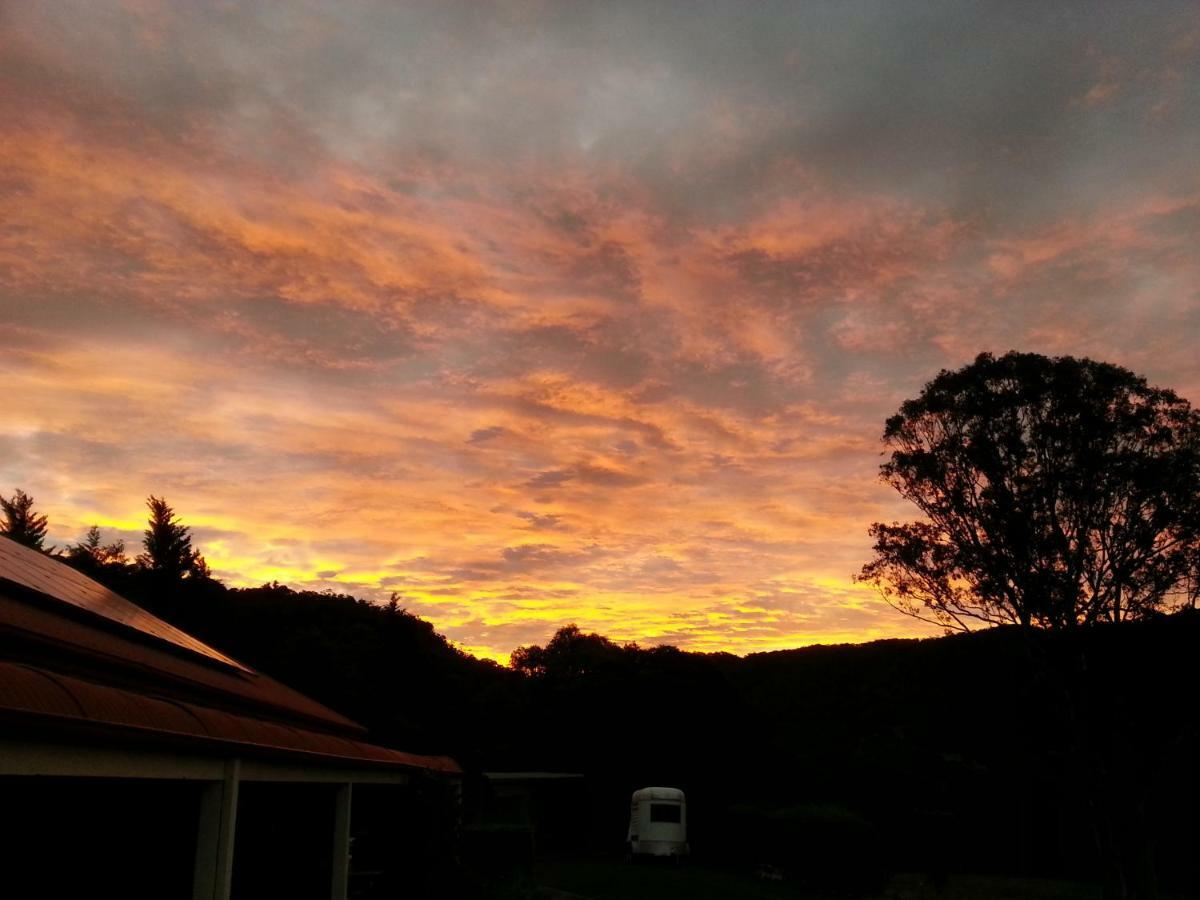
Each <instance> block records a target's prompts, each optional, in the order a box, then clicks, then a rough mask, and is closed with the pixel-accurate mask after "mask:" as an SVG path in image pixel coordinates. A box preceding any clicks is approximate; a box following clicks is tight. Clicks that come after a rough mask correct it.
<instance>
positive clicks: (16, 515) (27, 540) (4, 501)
mask: <svg viewBox="0 0 1200 900" xmlns="http://www.w3.org/2000/svg"><path fill="white" fill-rule="evenodd" d="M0 511H2V512H3V513H4V518H3V519H2V520H0V534H2V535H4V536H5V537H8V538H12V539H13V540H14V541H16V542H17V543H20V544H24V545H25V546H26V547H32V548H33V549H34V550H42V549H44V547H43V544H44V543H45V540H46V528H47V525H48V524H49V521H48V520H47V518H46V516H44V515H41V514H40V513H36V512H34V511H33V498H32V497H30V496H29V495H28V494H27V493H25V492H24V491H23V490H21V489H20V488H17V489H16V490H15V491H14V492H13V495H12V496H11V497H4V496H0Z"/></svg>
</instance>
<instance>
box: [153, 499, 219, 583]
mask: <svg viewBox="0 0 1200 900" xmlns="http://www.w3.org/2000/svg"><path fill="white" fill-rule="evenodd" d="M146 506H148V507H149V508H150V522H149V524H148V525H147V526H146V531H145V537H144V538H143V539H142V546H143V548H144V552H143V553H142V554H141V555H139V556H138V564H139V565H140V566H142V567H143V568H145V569H148V570H149V571H151V572H153V573H154V574H155V575H156V576H158V577H159V579H160V580H164V581H167V582H170V581H177V580H179V579H181V578H185V577H190V578H206V577H207V576H208V566H207V565H206V564H205V562H204V557H203V556H201V555H200V552H199V551H198V550H195V549H193V547H192V530H191V528H189V527H188V526H187V525H184V524H182V523H181V522H179V520H178V519H176V518H175V510H173V509H172V508H171V507H170V505H169V504H168V503H167V501H166V500H163V499H161V498H159V497H155V496H153V495H151V497H150V498H149V499H148V500H147V501H146Z"/></svg>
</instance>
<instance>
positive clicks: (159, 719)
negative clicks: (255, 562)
mask: <svg viewBox="0 0 1200 900" xmlns="http://www.w3.org/2000/svg"><path fill="white" fill-rule="evenodd" d="M0 713H8V714H10V715H12V714H17V715H25V716H32V717H37V718H38V719H40V720H43V721H48V722H51V723H59V724H63V723H72V722H74V723H81V724H82V723H85V724H87V725H89V726H102V727H105V728H107V729H110V730H112V731H113V732H114V733H116V734H124V735H126V736H128V735H130V734H141V735H159V736H163V737H170V738H173V739H177V740H178V739H183V740H184V741H186V742H189V743H191V742H198V743H200V744H203V745H208V744H214V743H215V744H221V745H231V749H234V750H235V751H236V752H237V753H239V754H243V755H254V754H256V753H267V754H270V755H278V754H283V755H287V756H296V757H302V758H303V759H304V760H307V761H309V762H313V763H322V762H324V763H327V764H342V765H344V764H346V763H353V764H357V765H362V764H367V765H371V766H386V767H394V766H402V767H405V768H416V769H425V770H428V771H435V772H445V773H449V774H457V773H460V772H461V771H462V770H461V769H460V768H459V766H458V764H457V763H456V762H455V761H454V760H453V759H451V758H450V757H448V756H421V755H418V754H414V753H405V752H403V751H401V750H393V749H391V748H389V747H378V746H376V745H374V744H368V743H365V742H363V741H357V740H353V739H351V738H347V737H341V736H339V735H334V734H321V733H319V732H314V731H308V730H307V729H303V728H293V727H291V726H288V725H282V724H279V723H277V722H268V721H263V720H260V719H254V718H251V717H249V716H239V715H235V714H232V713H227V712H222V711H220V710H214V709H208V708H205V707H203V706H198V705H196V704H193V703H186V702H183V701H179V700H174V699H164V698H160V697H150V696H146V695H144V694H141V693H136V692H134V691H128V690H123V689H120V688H115V687H111V686H109V685H102V684H94V683H91V682H88V681H84V680H83V679H80V678H75V677H72V676H69V675H63V674H61V673H57V672H48V671H45V670H43V669H39V668H37V667H36V666H30V665H24V664H20V663H13V662H0Z"/></svg>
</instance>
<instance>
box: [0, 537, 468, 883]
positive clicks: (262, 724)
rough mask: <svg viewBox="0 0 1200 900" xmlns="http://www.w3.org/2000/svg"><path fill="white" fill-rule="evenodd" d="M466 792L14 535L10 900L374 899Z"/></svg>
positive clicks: (5, 671) (7, 789)
mask: <svg viewBox="0 0 1200 900" xmlns="http://www.w3.org/2000/svg"><path fill="white" fill-rule="evenodd" d="M460 778H461V770H460V769H459V767H458V765H457V764H456V763H455V762H454V761H453V760H452V759H450V758H448V757H442V756H419V755H414V754H410V753H404V752H402V751H400V750H395V749H391V748H388V747H381V746H377V745H375V744H372V743H370V742H368V740H367V735H366V732H365V729H364V728H363V727H362V726H360V725H358V724H357V723H355V722H353V721H351V720H350V719H347V718H346V717H344V716H342V715H339V714H338V713H336V712H334V711H333V710H331V709H328V708H326V707H324V706H322V705H321V704H320V703H317V702H316V701H314V700H312V699H310V698H308V697H306V696H304V695H303V694H300V693H298V692H297V691H294V690H292V689H291V688H289V687H287V686H286V685H284V684H281V683H279V682H278V681H275V680H274V679H272V678H269V677H268V676H266V675H263V674H262V673H260V672H256V671H255V670H253V669H252V668H250V667H248V666H246V665H243V664H242V663H240V662H238V661H237V660H235V659H231V658H230V657H228V656H226V655H224V654H222V653H221V652H219V651H218V650H216V649H214V648H212V647H209V646H207V645H206V644H204V643H203V642H201V641H199V640H197V639H196V638H195V637H193V636H191V635H189V634H187V633H185V632H183V631H181V630H179V629H177V628H175V627H173V626H171V625H170V624H168V623H167V622H165V621H163V620H162V619H159V618H157V617H155V616H153V615H150V614H149V613H147V612H146V611H144V610H143V609H141V608H140V607H138V606H136V605H135V604H133V603H131V602H129V601H128V600H126V599H124V598H123V597H121V596H119V595H117V594H115V593H113V592H112V591H110V590H108V589H107V588H105V587H103V586H102V585H100V584H98V583H97V582H95V581H93V580H92V579H90V578H88V577H86V576H84V575H83V574H81V573H79V572H77V571H75V570H74V569H72V568H71V567H69V566H67V565H65V564H63V563H61V562H59V561H57V560H55V559H53V558H51V557H48V556H46V555H44V554H42V553H39V552H37V551H34V550H31V549H29V548H26V547H24V546H21V545H19V544H17V543H15V542H13V541H11V540H9V539H7V538H3V537H0V797H2V798H3V803H2V805H0V809H3V813H4V818H5V825H4V827H5V831H6V835H5V836H4V838H3V839H2V840H0V892H3V893H4V894H6V895H7V896H26V895H29V896H66V895H70V894H74V893H77V892H80V891H82V890H87V892H88V893H89V894H95V895H98V896H121V897H139V896H141V897H155V898H169V897H193V898H197V900H199V898H203V900H224V898H229V897H231V896H233V897H257V896H288V897H305V896H311V897H314V898H315V897H320V898H329V897H332V898H335V900H336V898H344V897H346V896H347V891H348V886H349V885H350V884H351V881H352V877H353V878H354V879H356V881H355V882H354V883H355V884H357V885H359V886H360V888H362V889H360V890H358V891H356V893H358V894H364V893H369V891H367V890H366V888H369V886H370V882H371V879H372V878H375V877H383V875H382V868H384V866H383V865H382V864H381V863H380V858H381V857H380V853H379V848H381V847H388V846H390V847H391V848H392V850H393V851H394V852H395V854H398V855H400V856H403V854H404V853H405V852H406V851H407V852H411V853H425V852H426V849H425V848H423V847H420V846H410V845H412V844H413V838H412V836H413V835H414V834H415V835H421V834H425V833H426V832H428V831H430V830H431V829H432V826H430V828H425V827H424V825H423V824H422V823H421V822H420V821H417V822H416V823H415V824H414V822H413V821H411V817H410V821H408V822H401V821H399V820H400V819H402V818H403V817H404V816H405V810H406V808H410V807H412V806H413V804H414V803H417V802H418V800H419V803H420V804H423V805H422V806H421V809H422V810H423V811H422V812H421V814H420V815H423V816H428V815H430V814H429V812H428V809H429V808H430V803H431V801H430V797H436V798H439V799H438V800H437V801H436V802H433V807H434V808H437V809H440V810H441V812H439V813H438V814H439V815H440V814H442V813H444V814H445V818H447V819H451V818H453V817H454V815H455V811H454V810H453V809H446V806H447V805H450V806H453V805H454V804H456V803H457V797H458V785H459V782H460ZM414 798H417V799H414ZM439 804H440V806H439ZM410 811H411V809H410ZM368 832H369V833H368ZM352 835H353V836H355V840H356V841H359V842H360V844H361V846H362V849H363V853H362V854H360V853H358V852H357V849H358V848H357V847H356V853H355V854H354V858H353V859H352V857H351V853H350V847H351V841H352ZM372 842H373V843H372ZM417 843H420V841H419V840H418V841H417ZM372 846H373V847H374V848H375V850H374V855H373V856H371V854H370V853H368V852H367V851H368V849H369V848H370V847H372ZM367 857H370V859H367ZM366 865H370V866H373V867H374V871H373V872H372V871H365V870H364V866H366Z"/></svg>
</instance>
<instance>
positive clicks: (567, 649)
mask: <svg viewBox="0 0 1200 900" xmlns="http://www.w3.org/2000/svg"><path fill="white" fill-rule="evenodd" d="M626 649H636V647H627V648H626ZM624 655H625V653H624V650H623V649H622V648H621V646H620V645H618V644H616V643H614V642H613V641H611V640H609V639H608V638H606V637H604V636H603V635H600V634H584V633H583V632H582V631H580V630H579V626H578V625H575V624H574V623H572V624H570V625H564V626H563V627H562V628H560V629H558V631H556V632H555V633H554V636H553V637H552V638H550V640H549V641H548V642H547V643H546V646H545V647H539V646H537V645H536V644H535V645H532V646H528V647H518V648H517V649H516V650H514V651H513V653H512V656H511V658H510V665H511V666H512V667H513V668H514V669H516V670H517V671H518V672H524V673H525V674H526V675H548V676H551V677H557V678H578V677H581V676H585V675H588V674H591V673H594V672H595V671H597V670H599V669H601V668H604V667H611V666H612V665H614V664H619V663H620V662H621V660H622V659H623V657H624Z"/></svg>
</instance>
